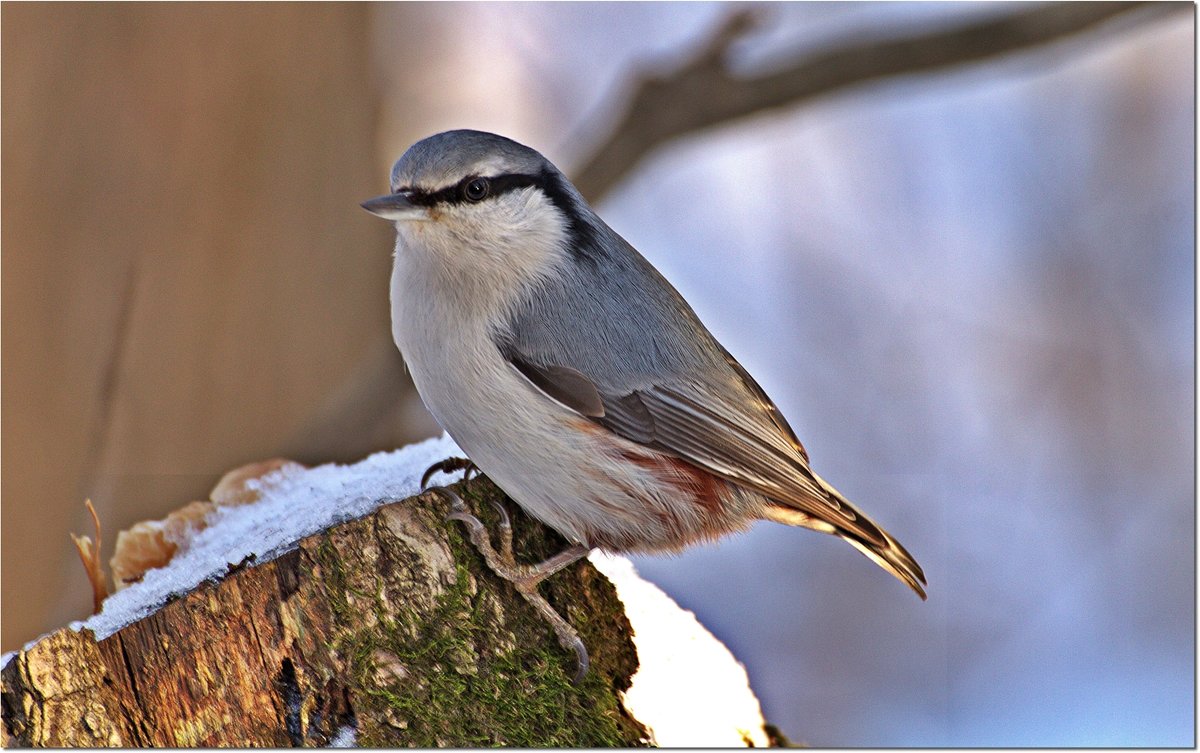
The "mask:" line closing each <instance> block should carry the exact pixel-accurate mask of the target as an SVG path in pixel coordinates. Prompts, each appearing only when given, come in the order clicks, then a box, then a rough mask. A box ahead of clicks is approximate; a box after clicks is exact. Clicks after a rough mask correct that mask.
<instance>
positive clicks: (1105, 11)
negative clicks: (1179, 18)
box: [574, 2, 1193, 201]
mask: <svg viewBox="0 0 1200 753" xmlns="http://www.w3.org/2000/svg"><path fill="white" fill-rule="evenodd" d="M1192 7H1193V6H1192V4H1191V3H1140V2H1102V3H1101V2H1097V3H1092V2H1086V3H1085V2H1080V3H1056V4H1052V5H1038V6H1035V7H1033V8H1032V9H1031V10H1021V11H1018V12H1016V13H1011V14H1009V15H1006V16H1003V17H1000V18H991V19H988V20H985V21H978V22H973V23H968V24H962V25H959V26H955V27H954V28H950V29H943V30H939V31H934V32H926V33H921V34H910V35H906V36H902V37H893V38H891V39H883V40H870V41H850V42H847V43H844V44H842V45H840V46H838V47H835V48H832V49H828V50H825V51H823V52H817V53H814V54H811V55H808V56H804V57H801V58H799V59H797V60H795V61H794V62H793V63H792V64H790V65H788V66H787V67H786V68H784V69H782V70H778V71H774V72H772V73H766V74H763V75H761V76H756V77H749V78H741V77H736V76H734V75H733V73H732V72H731V71H730V70H729V68H728V67H727V65H726V63H725V61H726V58H727V57H728V53H729V50H730V48H731V47H732V46H733V45H734V44H735V43H737V42H738V41H740V40H741V39H743V38H744V37H745V36H746V35H747V34H748V33H749V32H750V31H751V30H753V28H755V27H756V26H757V25H758V24H759V22H760V12H761V11H760V10H759V9H750V10H741V11H738V12H735V13H732V14H731V15H729V16H728V17H727V18H726V19H725V20H724V22H723V23H722V24H721V26H720V27H718V28H717V30H716V31H715V32H714V33H713V35H712V37H711V39H710V40H709V41H708V42H707V43H706V44H705V45H704V46H703V47H702V48H701V50H700V51H699V53H698V54H696V55H695V56H693V57H692V58H691V59H690V60H688V61H687V62H685V63H684V64H683V65H681V66H680V67H678V68H677V69H676V70H674V71H672V72H670V73H667V74H665V75H645V76H643V77H641V79H640V80H636V78H635V82H634V84H633V89H634V92H633V96H632V97H630V99H629V104H628V106H627V107H626V109H625V114H624V116H623V119H622V120H621V121H620V122H619V123H618V124H617V126H616V127H615V128H614V129H613V130H612V132H611V134H610V135H609V137H608V138H607V139H606V140H605V141H604V143H603V144H601V146H600V147H599V148H597V149H596V150H595V151H594V152H593V154H592V157H591V158H590V159H589V160H588V162H587V163H586V164H585V165H584V166H583V167H582V168H581V169H580V170H579V171H578V174H577V175H576V176H575V177H574V181H575V185H576V186H577V187H578V188H579V190H580V191H581V192H582V193H583V195H584V196H586V197H587V198H588V199H589V200H591V201H598V200H600V199H602V198H603V197H604V196H605V195H606V194H607V193H608V192H609V191H611V190H612V189H613V187H614V186H615V185H616V184H617V183H618V182H619V181H620V180H621V179H622V178H623V177H624V176H625V175H626V174H627V173H629V172H630V171H631V170H632V169H633V168H634V167H635V166H636V165H637V163H638V162H639V161H641V159H642V158H643V157H645V156H646V154H647V153H648V152H650V151H651V150H653V149H654V148H655V147H657V146H658V145H659V144H661V143H663V142H665V141H668V140H670V139H673V138H676V137H678V136H682V135H684V134H691V133H695V132H697V131H702V130H704V129H706V128H711V127H714V126H718V125H723V124H725V123H727V122H729V121H732V120H737V119H739V118H743V117H746V116H749V115H753V114H756V113H759V112H762V111H763V110H769V109H773V108H778V107H783V106H790V105H795V104H798V103H800V102H804V101H806V100H810V99H814V98H816V97H820V96H824V95H827V94H832V93H835V92H839V91H842V90H844V89H848V88H850V87H852V86H856V85H859V84H864V83H867V82H870V81H876V80H879V79H884V78H890V77H894V76H904V75H910V74H914V73H925V72H931V71H939V70H943V69H948V68H956V67H959V66H963V65H967V64H970V63H975V62H979V61H982V60H986V59H989V58H993V57H997V56H1000V55H1006V54H1009V53H1014V52H1022V51H1027V50H1029V49H1031V48H1035V47H1038V46H1041V45H1045V44H1048V43H1051V42H1055V41H1058V40H1061V39H1064V38H1066V37H1070V36H1073V35H1077V34H1080V33H1082V32H1086V31H1089V30H1091V29H1093V28H1095V27H1097V26H1099V25H1101V24H1103V23H1105V22H1107V21H1110V20H1112V19H1114V18H1116V17H1118V16H1130V17H1131V18H1137V19H1138V20H1139V21H1143V22H1144V21H1148V20H1150V19H1156V18H1160V17H1162V16H1164V15H1166V14H1168V13H1174V12H1177V11H1179V12H1184V11H1187V12H1191V9H1192ZM1139 11H1140V12H1139Z"/></svg>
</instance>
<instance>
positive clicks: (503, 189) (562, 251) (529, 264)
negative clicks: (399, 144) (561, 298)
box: [362, 130, 594, 277]
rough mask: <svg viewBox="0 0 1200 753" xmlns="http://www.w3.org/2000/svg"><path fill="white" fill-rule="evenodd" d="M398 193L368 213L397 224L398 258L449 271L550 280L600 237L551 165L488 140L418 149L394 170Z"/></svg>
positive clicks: (471, 137) (431, 141) (451, 139)
mask: <svg viewBox="0 0 1200 753" xmlns="http://www.w3.org/2000/svg"><path fill="white" fill-rule="evenodd" d="M391 189H392V192H391V193H390V194H386V195H384V196H380V197H378V198H374V199H371V200H369V201H366V202H364V203H363V205H362V206H363V208H364V209H366V210H367V211H368V212H371V213H372V214H376V215H378V216H380V217H383V218H384V219H387V220H391V221H392V222H393V223H394V224H395V226H396V233H397V236H398V238H397V244H396V251H397V253H398V254H411V255H414V256H424V257H427V261H432V262H434V263H437V264H439V265H441V266H443V267H445V268H448V269H451V270H455V269H463V268H465V267H470V268H472V269H473V270H475V271H476V273H492V274H497V273H499V274H502V276H509V275H511V274H512V273H514V272H516V273H517V274H519V275H523V276H530V277H531V276H535V275H537V274H538V273H539V272H541V273H543V274H544V273H545V272H546V271H547V270H548V269H550V268H552V267H554V266H556V265H558V264H560V263H562V262H563V261H564V260H566V259H568V258H569V257H570V256H571V252H572V250H573V249H576V247H578V246H580V245H581V244H585V243H587V242H588V241H589V237H590V236H589V233H590V229H591V228H593V227H594V224H593V222H592V220H591V217H592V214H591V210H590V209H589V208H588V207H587V204H586V203H585V202H584V200H583V198H582V197H581V196H580V195H579V192H578V191H576V190H575V187H574V186H572V185H571V183H570V181H568V180H567V178H566V177H565V176H564V175H563V174H562V173H561V172H560V171H559V170H558V168H556V167H555V166H554V165H553V164H551V163H550V161H549V160H547V159H546V158H545V157H543V156H542V155H541V154H539V153H538V152H537V151H535V150H533V149H530V148H529V147H527V146H523V145H521V144H518V143H517V142H515V141H512V140H511V139H507V138H504V137H503V136H497V135H495V134H491V133H484V132H481V131H469V130H459V131H446V132H445V133H439V134H437V135H434V136H430V137H429V138H426V139H423V140H421V141H418V142H417V143H416V144H414V145H413V146H411V147H410V148H409V149H408V151H407V152H405V153H404V156H402V157H401V158H400V159H399V160H398V161H397V162H396V164H395V166H394V167H393V168H392V174H391Z"/></svg>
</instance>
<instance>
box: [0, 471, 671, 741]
mask: <svg viewBox="0 0 1200 753" xmlns="http://www.w3.org/2000/svg"><path fill="white" fill-rule="evenodd" d="M456 489H457V490H458V491H459V492H460V494H462V495H463V496H464V499H467V501H468V503H469V504H470V505H471V506H472V507H473V508H474V509H475V512H476V514H478V515H479V516H480V517H481V518H482V519H483V520H484V521H485V522H486V523H488V524H489V527H490V526H493V525H494V524H495V521H496V519H495V514H494V512H493V510H492V508H491V505H490V504H488V502H487V501H488V499H489V498H490V499H503V496H502V494H501V493H500V492H499V491H498V490H497V489H496V488H495V487H494V486H493V485H492V484H491V483H490V482H487V481H486V480H483V479H477V480H474V481H472V482H470V484H469V485H466V486H464V485H462V484H459V485H458V486H457V487H456ZM447 512H448V508H447V505H446V503H445V501H444V500H443V499H442V498H441V497H439V496H437V495H436V494H433V493H426V494H422V495H420V496H417V497H410V498H408V499H405V500H402V501H400V502H396V503H393V504H388V505H385V506H383V507H380V508H379V509H377V510H376V511H375V512H374V513H372V514H370V515H368V516H366V517H363V518H360V519H358V520H354V521H351V522H348V523H344V524H342V525H339V526H337V527H334V528H331V529H329V530H327V531H324V532H322V533H320V534H317V535H314V536H310V537H308V538H306V539H303V540H302V541H300V542H299V543H298V544H297V546H296V547H295V548H294V549H292V550H290V551H289V552H287V553H286V554H284V555H282V556H280V557H278V558H276V559H273V560H271V561H269V562H264V563H253V562H244V563H240V564H238V565H231V566H230V568H229V572H228V573H227V574H226V575H225V576H224V577H223V578H221V579H219V580H218V581H215V582H213V581H208V582H205V583H202V584H201V585H200V586H198V587H197V588H195V589H194V590H192V591H191V592H189V593H186V594H181V595H179V596H178V598H175V599H174V600H172V601H170V602H169V603H167V604H166V605H165V606H163V607H162V608H161V609H160V610H158V611H157V612H155V613H154V614H152V615H150V616H149V617H146V618H145V619H142V620H141V621H139V622H136V623H133V624H131V625H128V626H126V627H125V628H123V629H121V630H119V631H118V632H116V633H114V634H113V635H110V636H107V637H105V638H103V639H102V640H99V641H97V640H95V637H94V636H93V634H92V632H91V631H90V630H87V629H83V630H79V631H76V630H72V629H69V628H67V629H62V630H59V631H57V632H55V633H53V634H51V635H49V636H46V637H45V638H43V639H41V640H39V641H38V642H37V643H35V644H33V645H32V646H30V647H29V648H27V649H26V650H23V651H21V652H19V653H18V654H17V655H16V656H15V657H14V658H13V659H12V660H11V661H9V662H8V664H7V665H6V666H5V667H4V669H3V672H2V673H0V676H2V681H3V744H4V746H5V747H8V746H35V747H42V746H46V747H65V746H101V745H110V746H126V747H129V746H149V745H153V746H166V747H193V746H204V747H217V746H239V747H245V746H273V747H282V746H287V745H328V744H329V743H330V741H331V740H333V739H334V737H335V735H337V733H338V730H339V729H341V728H343V727H345V726H352V727H354V728H355V729H356V730H357V743H358V744H359V745H364V746H371V747H383V746H388V747H390V746H415V747H433V746H439V747H441V746H454V747H468V746H482V745H511V746H523V747H533V746H538V747H542V746H556V747H601V746H604V747H608V746H625V747H627V746H633V745H639V744H645V743H646V741H647V740H648V737H649V735H648V733H647V731H646V730H645V728H644V727H643V726H642V725H641V724H640V723H638V722H637V721H636V720H634V719H633V718H632V717H630V716H629V715H628V714H627V713H626V712H625V710H624V708H623V706H622V704H621V699H620V693H621V692H622V691H624V690H625V689H627V688H628V687H629V684H630V678H631V677H632V675H633V674H634V672H635V671H636V669H637V664H638V662H637V655H636V652H635V650H634V647H633V644H632V642H631V640H630V635H631V631H630V628H629V623H628V621H627V620H626V618H625V614H624V611H623V607H622V605H621V602H620V601H619V600H618V599H617V596H616V592H615V591H614V589H613V587H612V584H611V583H610V582H609V581H608V580H607V579H606V578H605V577H604V576H603V575H601V574H600V573H599V572H597V571H596V570H595V569H594V568H593V567H592V566H591V565H590V564H588V563H586V562H584V563H581V564H580V565H577V566H573V567H571V568H569V569H568V570H566V571H564V572H562V573H559V574H558V575H556V576H554V577H553V578H550V579H549V580H548V581H547V582H546V583H545V584H543V586H542V589H543V593H544V594H545V595H546V597H547V598H548V599H549V601H550V602H551V603H552V604H553V605H554V606H555V608H556V609H558V610H559V611H560V613H561V614H563V615H564V616H565V617H566V618H567V619H568V621H570V622H571V623H572V624H573V625H575V627H576V628H577V629H578V630H579V633H580V635H581V637H582V638H583V640H584V642H585V643H586V644H587V646H588V648H589V651H590V653H591V659H592V665H591V670H590V672H589V674H588V675H587V677H586V678H585V679H584V680H583V682H582V683H581V684H580V685H579V686H574V685H572V684H571V676H572V675H573V673H574V671H575V658H574V655H573V654H572V653H570V652H568V651H565V650H564V649H562V648H561V647H560V646H559V645H558V643H557V641H556V639H555V638H554V635H553V633H552V632H551V631H550V630H549V628H548V627H547V626H546V625H545V624H544V623H543V622H541V621H540V619H539V618H538V617H537V615H536V614H535V613H534V612H533V610H532V609H531V608H530V607H529V606H528V605H527V604H526V603H525V602H524V601H523V600H522V599H521V598H520V596H519V595H518V594H517V593H516V592H515V590H514V589H513V588H512V587H511V586H510V585H509V584H508V583H506V582H504V581H501V580H499V579H497V578H496V577H495V576H494V575H493V574H492V573H491V572H490V571H489V570H488V569H487V567H486V565H484V563H483V561H482V559H481V558H480V557H479V556H478V555H477V554H476V552H475V550H474V549H473V548H472V547H471V546H470V544H469V543H467V541H466V539H465V537H464V536H463V535H461V532H460V527H459V526H458V525H457V524H446V523H444V522H443V521H444V519H445V516H446V513H447ZM510 515H512V517H513V525H514V531H515V545H516V547H515V548H516V550H517V551H520V552H523V553H524V556H526V557H529V558H530V559H533V558H538V557H543V556H548V555H550V554H552V553H554V552H555V551H557V550H558V549H559V548H561V547H563V546H565V542H564V541H563V540H562V539H561V538H560V537H559V536H558V535H557V534H555V533H553V532H552V531H550V530H549V529H547V528H545V527H544V526H542V525H541V524H539V523H536V522H534V521H532V520H531V519H529V518H527V517H526V516H524V515H523V514H522V513H521V512H520V510H519V509H517V508H515V507H514V508H512V509H510ZM133 587H134V588H136V586H133Z"/></svg>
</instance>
